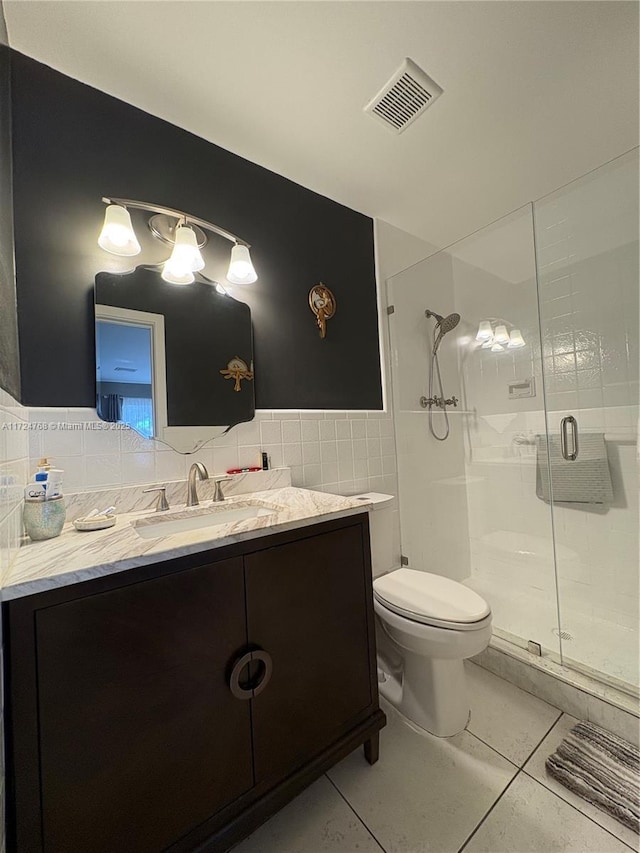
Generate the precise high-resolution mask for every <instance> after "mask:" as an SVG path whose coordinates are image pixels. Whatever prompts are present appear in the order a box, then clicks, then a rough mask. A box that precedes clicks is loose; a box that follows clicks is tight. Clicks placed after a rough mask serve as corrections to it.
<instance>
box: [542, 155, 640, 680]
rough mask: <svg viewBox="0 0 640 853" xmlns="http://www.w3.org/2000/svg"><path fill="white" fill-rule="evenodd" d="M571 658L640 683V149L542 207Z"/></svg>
mask: <svg viewBox="0 0 640 853" xmlns="http://www.w3.org/2000/svg"><path fill="white" fill-rule="evenodd" d="M534 227H535V243H536V264H537V278H538V296H539V306H540V325H541V336H542V355H543V359H542V368H543V378H544V389H545V403H546V418H547V432H548V445H547V444H545V446H544V448H542V449H543V451H544V452H548V458H549V468H548V474H549V477H548V480H547V481H546V482H544V479H545V478H544V477H543V478H542V482H538V483H537V491H538V497H539V498H540V499H541V500H542V501H543V502H546V503H547V504H548V505H549V506H551V507H552V512H553V529H554V547H555V561H556V572H557V584H558V595H559V603H560V629H561V631H560V634H561V639H562V657H563V659H564V662H565V664H567V665H570V666H574V667H577V668H579V669H582V670H585V671H587V672H589V673H593V674H597V676H598V677H599V678H601V679H604V680H606V681H609V682H611V683H612V684H614V685H615V686H617V687H620V688H622V689H624V690H626V691H627V692H631V693H633V692H636V693H637V690H638V672H639V666H638V663H639V662H638V608H639V605H638V602H639V591H638V456H637V438H638V362H639V358H638V325H639V322H638V310H639V309H638V152H637V150H636V151H633V152H630V153H629V154H627V155H624V156H623V157H620V158H618V159H617V160H615V161H613V162H611V163H609V164H607V165H605V166H603V167H601V168H600V169H597V170H595V171H594V172H591V173H590V174H588V175H587V176H585V177H583V178H581V179H579V180H577V181H574V182H573V183H571V184H569V185H567V186H566V187H564V188H562V189H560V190H559V191H557V192H555V193H553V194H552V195H549V196H546V197H545V198H543V199H541V200H540V201H538V202H536V203H535V204H534Z"/></svg>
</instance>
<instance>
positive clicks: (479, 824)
mask: <svg viewBox="0 0 640 853" xmlns="http://www.w3.org/2000/svg"><path fill="white" fill-rule="evenodd" d="M521 773H522V770H518V772H517V773H514V774H513V778H512V779H510V780H509V782H508V783H507V785H506V787H505V788H504V789H503V790H502V791H501V792H500V795H499V796H498V798H497V799H496V800H495V802H494V803H493V804H492V805H491V807H490V808H489V810H488V811H487V813H486V814H485V815H484V817H483V818H482V819H481V820H480V822H479V823H478V824H477V825H476V827H475V828H474V830H473V832H472V833H471V835H469V837H468V838H467V840H466V841H465V842H464V844H463V845H462V847H460V848H458V853H462V851H463V850H464V849H465V847H466V846H467V844H468V843H469V842H470V841H471V839H472V838H473V836H474V835H475V834H476V832H477V831H478V830H479V829H480V827H481V826H482V824H483V823H484V822H485V820H486V819H487V818H488V817H489V815H490V814H491V812H492V811H493V810H494V809H495V807H496V806H497V805H498V803H499V802H500V800H501V799H502V798H503V797H504V795H505V794H506V793H507V791H508V790H509V788H510V787H511V786H512V785H513V783H514V782H515V780H516V779H517V778H518V776H519V775H520V774H521Z"/></svg>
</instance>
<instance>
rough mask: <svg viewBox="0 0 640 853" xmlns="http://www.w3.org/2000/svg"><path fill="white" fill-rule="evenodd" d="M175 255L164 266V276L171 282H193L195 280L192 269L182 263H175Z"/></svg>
mask: <svg viewBox="0 0 640 853" xmlns="http://www.w3.org/2000/svg"><path fill="white" fill-rule="evenodd" d="M172 259H173V255H172V256H171V258H169V260H168V261H165V262H164V266H163V267H162V278H163V279H164V280H165V281H167V282H169V284H192V283H193V282H194V281H195V278H194V277H193V273H192V272H191V270H188V269H185V268H184V267H183V266H181V265H180V264H175V263H173V260H172Z"/></svg>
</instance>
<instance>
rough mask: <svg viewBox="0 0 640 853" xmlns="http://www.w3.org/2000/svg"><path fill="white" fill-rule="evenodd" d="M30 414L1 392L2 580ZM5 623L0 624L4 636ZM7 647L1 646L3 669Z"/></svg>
mask: <svg viewBox="0 0 640 853" xmlns="http://www.w3.org/2000/svg"><path fill="white" fill-rule="evenodd" d="M27 426H28V424H27V412H26V410H25V409H23V408H22V406H20V405H19V404H18V403H16V401H15V400H14V399H13V398H12V397H10V396H9V394H7V393H6V392H5V391H3V390H2V389H0V580H1V579H2V576H3V574H4V572H5V570H6V569H7V567H8V566H9V564H10V563H11V561H12V560H13V558H14V557H15V555H16V552H17V550H18V547H19V546H20V540H21V536H22V499H23V495H24V486H25V485H26V472H27V465H28V460H27V454H28V437H27V429H26V427H27ZM1 631H2V623H1V621H0V636H1ZM3 658H4V647H3V646H2V645H1V644H0V670H1V668H2V662H3ZM3 737H4V694H3V691H2V690H0V827H1V833H2V849H3V850H4V830H5V827H4V814H5V808H4V796H5V786H4V747H3Z"/></svg>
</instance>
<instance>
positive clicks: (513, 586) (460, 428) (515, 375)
mask: <svg viewBox="0 0 640 853" xmlns="http://www.w3.org/2000/svg"><path fill="white" fill-rule="evenodd" d="M388 287H389V302H390V303H392V304H393V306H394V311H393V313H392V314H390V316H389V329H390V335H391V349H392V377H393V382H392V388H393V409H394V421H395V430H396V444H397V452H398V477H399V500H400V519H401V531H402V550H403V554H404V555H405V556H406V557H407V560H408V564H409V566H410V567H411V568H414V569H418V570H423V571H427V572H433V573H435V574H440V575H444V576H445V577H448V578H451V579H452V580H457V581H460V582H462V583H465V584H467V585H468V586H470V587H471V588H473V589H475V590H476V591H477V592H479V593H480V594H481V595H482V596H483V597H484V598H485V599H486V600H487V601H488V602H489V603H490V605H491V608H492V612H493V628H494V633H495V634H497V635H499V636H501V637H502V638H503V639H507V640H509V641H511V642H513V643H516V644H517V645H519V646H522V647H526V646H527V643H528V641H530V640H532V641H534V642H536V643H539V644H540V646H541V647H542V650H543V653H545V654H548V655H551V656H552V657H554V658H555V659H556V660H558V659H559V656H560V638H559V626H558V608H557V593H556V575H555V565H554V548H553V535H552V515H551V511H550V507H549V504H548V503H545V502H543V501H540V500H539V499H538V498H537V496H536V472H537V467H538V458H537V455H536V437H537V436H540V435H545V428H546V427H545V410H544V399H543V381H542V347H541V340H540V320H539V316H538V298H537V287H536V268H535V252H534V241H533V219H532V207H531V205H526V206H525V207H523V208H521V209H520V210H517V211H515V212H514V213H512V214H510V215H509V216H506V217H504V218H503V219H500V220H499V221H498V222H495V223H493V224H492V225H490V226H488V227H486V228H483V229H481V230H480V231H478V232H477V233H475V234H473V235H471V236H469V237H467V238H465V239H463V240H460V241H459V242H457V243H455V244H454V245H452V246H450V247H449V248H448V249H444V250H442V251H440V252H437V253H435V254H433V255H431V256H430V257H428V258H426V259H425V260H423V261H421V262H420V263H418V264H416V265H415V266H412V267H410V268H409V269H407V270H404V271H403V272H402V273H399V274H398V275H396V276H394V277H393V278H392V279H390V281H389V283H388ZM427 309H429V310H430V312H435V313H436V314H439V315H442V316H446V315H450V314H451V313H452V312H455V313H457V314H459V315H460V321H459V323H458V325H457V326H456V327H455V328H453V329H451V330H450V331H448V332H447V333H446V334H445V335H444V337H443V338H442V340H441V345H440V348H439V350H438V357H439V364H440V370H441V376H442V384H443V392H444V393H443V395H442V396H444V397H445V398H453V397H455V398H456V399H457V405H451V406H448V407H447V417H448V420H449V424H450V430H449V434H448V437H447V438H446V439H445V440H437V439H436V438H435V437H434V435H433V431H435V432H436V434H437V435H438V436H441V437H442V436H444V435H445V434H446V432H447V430H446V421H445V418H444V413H443V411H442V409H441V408H440V407H436V408H434V411H433V412H432V418H431V420H432V425H433V428H434V430H433V431H432V429H431V428H430V420H429V410H428V407H424V402H425V398H428V397H429V396H431V394H432V393H437V394H440V391H439V386H438V388H436V389H435V392H434V391H433V389H432V392H431V394H430V392H429V375H430V367H431V360H432V357H433V356H432V352H433V346H434V340H435V339H437V328H436V326H435V322H436V319H435V318H434V316H425V311H426V310H427ZM434 333H435V336H436V337H435V338H434ZM542 463H543V465H544V460H542Z"/></svg>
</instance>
